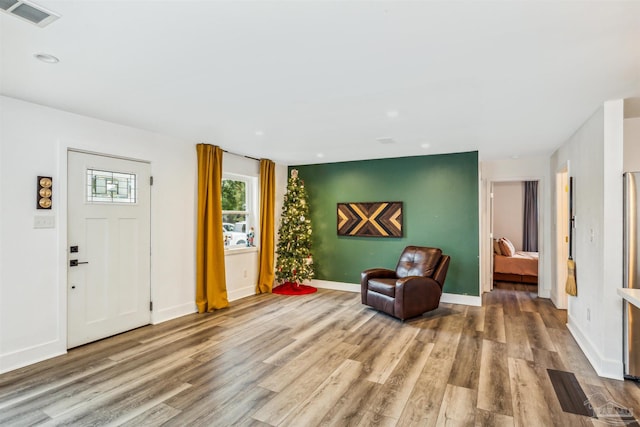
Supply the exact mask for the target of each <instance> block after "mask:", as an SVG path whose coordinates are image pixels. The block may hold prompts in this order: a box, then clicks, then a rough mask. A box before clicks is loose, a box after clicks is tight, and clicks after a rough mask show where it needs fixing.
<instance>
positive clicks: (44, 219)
mask: <svg viewBox="0 0 640 427" xmlns="http://www.w3.org/2000/svg"><path fill="white" fill-rule="evenodd" d="M55 226H56V217H54V216H53V215H36V216H34V217H33V228H55Z"/></svg>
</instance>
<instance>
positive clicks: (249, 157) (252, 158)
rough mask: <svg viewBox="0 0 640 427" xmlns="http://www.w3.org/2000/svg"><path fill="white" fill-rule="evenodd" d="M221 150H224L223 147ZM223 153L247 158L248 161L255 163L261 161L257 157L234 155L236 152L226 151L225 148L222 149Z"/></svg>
mask: <svg viewBox="0 0 640 427" xmlns="http://www.w3.org/2000/svg"><path fill="white" fill-rule="evenodd" d="M221 148H222V147H221ZM222 151H223V152H225V153H229V154H233V155H234V156H240V157H245V158H247V159H251V160H255V161H257V162H259V161H260V159H256V158H255V157H251V156H246V155H244V154H238V153H234V152H232V151H229V150H225V149H224V148H222Z"/></svg>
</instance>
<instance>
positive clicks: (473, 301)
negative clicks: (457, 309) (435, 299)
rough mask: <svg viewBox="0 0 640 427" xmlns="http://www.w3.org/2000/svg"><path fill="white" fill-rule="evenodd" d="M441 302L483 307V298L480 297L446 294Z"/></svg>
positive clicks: (441, 298)
mask: <svg viewBox="0 0 640 427" xmlns="http://www.w3.org/2000/svg"><path fill="white" fill-rule="evenodd" d="M440 302H446V303H448V304H460V305H472V306H474V307H480V306H482V297H478V296H475V295H459V294H448V293H446V292H445V293H443V294H442V296H441V297H440Z"/></svg>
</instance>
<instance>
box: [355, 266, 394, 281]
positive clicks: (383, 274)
mask: <svg viewBox="0 0 640 427" xmlns="http://www.w3.org/2000/svg"><path fill="white" fill-rule="evenodd" d="M396 277H397V276H396V272H395V271H393V270H389V269H387V268H370V269H368V270H365V271H363V272H362V273H361V274H360V284H362V285H366V284H367V282H368V281H369V279H373V278H378V279H395V278H396Z"/></svg>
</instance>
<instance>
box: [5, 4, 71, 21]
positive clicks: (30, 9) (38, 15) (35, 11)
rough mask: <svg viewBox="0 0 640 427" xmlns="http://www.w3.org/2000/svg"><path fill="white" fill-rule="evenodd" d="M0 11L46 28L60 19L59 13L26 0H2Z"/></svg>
mask: <svg viewBox="0 0 640 427" xmlns="http://www.w3.org/2000/svg"><path fill="white" fill-rule="evenodd" d="M0 10H2V11H4V12H6V13H7V14H9V15H12V16H15V17H16V18H19V19H22V20H23V21H27V22H31V23H32V24H34V25H37V26H38V27H46V26H47V25H49V24H51V23H52V22H53V21H55V20H56V19H58V18H60V15H58V14H57V13H55V12H52V11H50V10H47V9H45V8H44V7H42V6H38V5H36V4H34V3H31V2H29V1H24V0H0Z"/></svg>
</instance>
